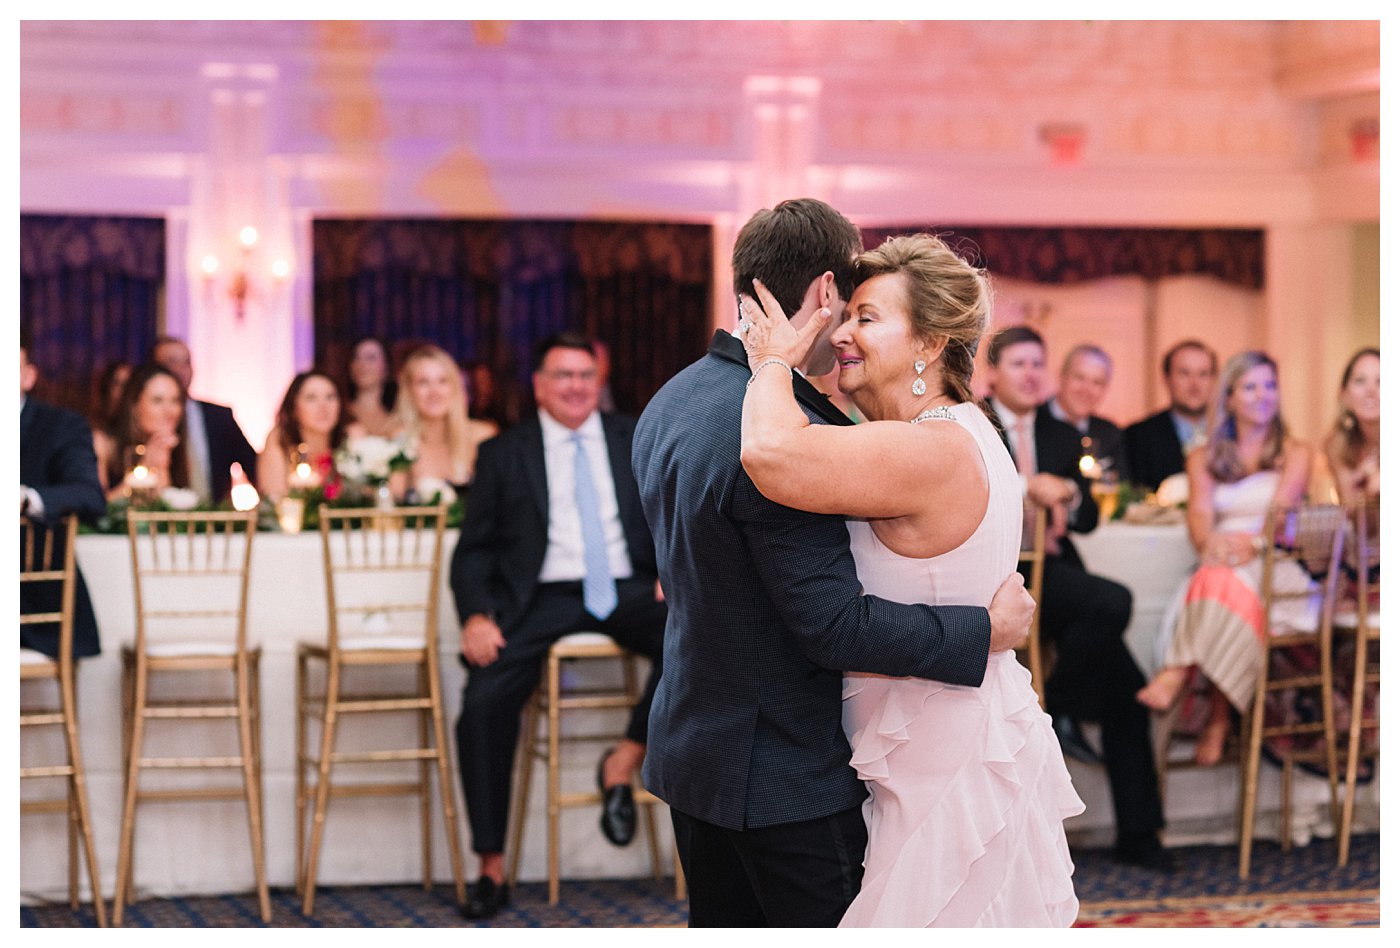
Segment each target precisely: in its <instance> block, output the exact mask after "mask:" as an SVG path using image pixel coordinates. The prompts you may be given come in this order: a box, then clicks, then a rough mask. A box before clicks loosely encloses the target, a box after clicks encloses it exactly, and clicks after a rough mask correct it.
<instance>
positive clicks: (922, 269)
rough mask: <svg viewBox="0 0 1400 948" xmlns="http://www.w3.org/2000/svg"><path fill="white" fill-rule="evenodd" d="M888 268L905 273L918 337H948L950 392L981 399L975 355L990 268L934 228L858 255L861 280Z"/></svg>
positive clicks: (945, 361)
mask: <svg viewBox="0 0 1400 948" xmlns="http://www.w3.org/2000/svg"><path fill="white" fill-rule="evenodd" d="M886 273H899V274H903V276H904V286H905V292H906V303H907V305H908V307H909V317H910V321H911V322H912V323H913V331H914V337H915V338H916V339H920V340H924V341H927V342H931V343H936V342H937V341H938V340H940V339H943V340H947V344H946V345H945V346H944V347H943V355H942V375H943V391H944V393H945V394H946V395H947V396H948V397H949V398H951V399H953V400H954V401H957V402H975V401H977V398H976V396H974V395H973V394H972V360H973V357H974V356H976V355H977V343H978V341H979V340H981V338H982V334H983V333H985V332H986V331H987V324H988V322H989V320H990V318H991V311H992V285H991V282H990V281H989V280H988V278H987V273H986V271H985V270H981V269H979V268H977V267H974V266H973V265H972V264H970V263H968V262H967V261H966V260H964V259H963V258H962V257H960V256H958V255H957V254H956V253H954V252H953V250H952V248H950V247H949V246H948V245H947V244H946V243H944V242H943V241H942V240H941V239H939V238H938V237H935V236H933V235H932V234H911V235H909V236H904V237H891V238H889V239H888V240H886V241H885V242H884V243H883V244H881V245H880V246H878V247H876V248H875V249H874V250H867V251H866V252H865V253H863V254H861V255H860V256H859V257H857V258H856V285H857V286H859V285H860V284H861V283H864V282H865V281H866V280H869V279H870V278H871V277H877V276H883V275H884V274H886ZM910 372H911V374H912V372H913V367H912V366H910Z"/></svg>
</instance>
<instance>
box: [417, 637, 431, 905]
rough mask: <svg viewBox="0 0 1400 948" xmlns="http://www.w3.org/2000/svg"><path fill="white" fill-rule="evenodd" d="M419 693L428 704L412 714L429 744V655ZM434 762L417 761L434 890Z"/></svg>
mask: <svg viewBox="0 0 1400 948" xmlns="http://www.w3.org/2000/svg"><path fill="white" fill-rule="evenodd" d="M416 671H417V678H418V694H419V695H420V696H422V697H424V698H428V699H429V706H428V707H427V708H424V709H422V710H420V711H419V712H418V713H417V714H415V715H414V716H413V717H414V718H415V720H416V721H417V724H418V746H419V747H420V748H425V749H426V748H427V747H428V746H429V744H428V728H429V718H430V716H431V715H432V710H433V709H432V698H431V694H430V692H429V689H428V682H427V677H428V668H427V659H426V657H425V658H424V662H423V664H421V665H419V666H418V668H417V670H416ZM432 776H433V762H432V761H431V760H429V759H428V758H426V757H424V758H420V759H419V761H418V828H419V830H420V833H419V835H420V836H421V837H422V839H423V845H422V847H421V849H420V852H421V853H422V858H423V891H424V892H431V891H432V888H433V783H432Z"/></svg>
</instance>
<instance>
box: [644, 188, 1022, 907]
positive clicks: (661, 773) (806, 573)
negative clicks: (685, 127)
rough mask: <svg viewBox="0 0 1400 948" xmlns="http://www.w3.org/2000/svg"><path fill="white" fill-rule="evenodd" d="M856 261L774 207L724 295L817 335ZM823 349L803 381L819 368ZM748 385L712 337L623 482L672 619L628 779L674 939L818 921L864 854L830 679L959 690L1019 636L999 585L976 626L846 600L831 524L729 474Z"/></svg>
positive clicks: (803, 216) (854, 876)
mask: <svg viewBox="0 0 1400 948" xmlns="http://www.w3.org/2000/svg"><path fill="white" fill-rule="evenodd" d="M859 248H860V236H859V233H858V232H857V231H856V230H855V228H854V227H853V226H852V225H851V223H850V222H849V221H847V220H846V219H845V218H844V217H842V216H841V215H840V214H838V213H837V212H836V211H835V210H833V209H832V208H830V207H829V206H827V205H826V204H823V203H822V202H820V201H815V200H810V199H802V200H797V201H785V202H783V203H781V204H779V205H778V206H777V207H775V208H773V209H772V210H764V211H760V212H758V214H756V215H755V216H754V217H753V218H752V219H751V220H750V221H749V222H748V223H747V224H746V225H745V226H744V228H743V229H742V230H741V231H740V233H739V237H738V240H737V241H736V243H735V246H734V261H733V263H734V265H733V270H734V276H735V288H736V290H737V291H740V292H745V293H752V292H753V290H752V280H753V278H754V277H756V276H757V277H761V278H762V280H763V281H764V283H765V284H766V285H767V286H768V288H769V289H770V290H772V291H773V293H774V295H775V296H776V297H777V299H778V301H779V302H780V303H781V304H782V306H783V308H784V310H785V311H786V312H788V313H791V314H793V315H792V317H791V318H792V321H793V323H794V324H795V325H797V326H799V327H800V326H801V325H804V324H805V323H806V321H807V320H808V319H810V318H811V317H812V314H813V313H814V312H816V310H817V309H818V308H820V307H827V308H829V309H831V311H832V313H833V318H832V320H831V325H832V326H833V327H834V326H835V325H836V324H837V323H839V322H840V314H841V311H842V309H843V308H844V306H845V300H846V299H847V298H848V297H849V296H850V294H851V292H852V289H853V277H852V272H851V261H852V258H853V257H854V255H855V253H856V252H857V251H858V250H859ZM829 335H830V331H829V330H828V332H827V337H828V338H826V339H823V340H822V341H821V342H819V343H818V345H817V346H816V347H815V348H814V350H813V353H812V354H811V356H810V357H809V359H808V361H807V363H806V365H805V366H804V367H803V368H805V369H806V371H807V372H808V373H809V374H812V373H815V374H822V373H825V372H827V371H830V369H831V366H832V362H833V360H834V352H833V350H832V349H831V346H830V342H829ZM770 371H772V370H770ZM750 377H751V376H750V373H749V368H748V360H747V358H746V357H745V355H744V348H743V346H742V345H741V344H740V342H739V340H738V339H736V338H734V337H733V336H731V335H730V334H729V333H727V332H724V331H723V330H721V331H719V332H717V333H716V334H715V337H714V340H713V341H712V343H711V345H710V351H709V353H708V354H707V355H706V356H705V357H703V358H702V359H700V360H699V361H698V362H695V363H694V364H692V365H690V366H689V367H688V368H686V369H684V370H682V371H681V372H680V373H679V374H677V375H676V376H675V377H674V378H672V379H671V380H670V381H669V382H667V383H666V384H665V385H664V386H663V387H662V388H661V390H660V391H659V392H658V393H657V394H656V395H655V396H654V397H653V398H652V400H651V402H650V404H649V405H648V406H647V408H646V411H644V412H643V413H642V418H641V420H640V421H639V422H638V425H637V433H636V439H635V445H634V447H633V454H632V460H633V467H634V470H635V471H636V474H637V482H638V486H639V487H640V489H641V495H642V503H643V505H644V506H645V508H646V516H647V521H648V523H650V524H651V529H652V533H653V535H654V536H655V537H656V549H657V562H658V564H659V566H660V568H661V578H662V585H663V586H664V587H665V589H666V595H667V602H668V605H669V607H670V610H671V612H670V619H669V621H668V624H667V629H666V661H665V666H664V671H663V675H662V680H661V685H660V686H659V687H658V689H657V693H656V700H655V703H654V705H653V707H652V719H651V742H650V744H649V745H648V748H647V757H646V762H645V764H644V765H643V769H642V773H643V778H644V780H645V782H646V786H647V788H648V789H649V790H651V791H652V792H653V793H655V794H656V795H658V796H659V797H661V798H662V799H663V800H665V801H666V802H667V803H668V804H669V805H670V806H671V817H672V820H673V822H674V824H675V828H676V840H677V844H678V846H679V850H680V857H681V863H682V865H683V867H684V869H685V875H686V882H687V885H688V888H689V895H690V924H691V926H692V927H700V926H714V925H725V926H732V925H737V926H765V925H771V926H811V925H835V924H836V923H837V922H838V921H839V920H840V918H841V916H842V914H844V912H845V910H846V908H847V906H848V905H849V904H850V901H851V899H852V898H854V896H855V894H856V892H857V890H858V889H859V887H860V881H861V874H862V865H861V863H862V854H863V853H864V851H865V843H866V828H865V823H864V821H863V819H862V817H861V804H862V802H863V801H864V800H865V798H866V790H865V787H864V785H863V784H862V783H861V781H860V780H859V778H858V777H857V776H856V773H855V771H854V770H852V769H851V766H850V754H851V751H850V746H849V745H848V743H847V741H846V737H845V733H844V732H843V731H842V728H841V675H842V671H843V670H853V671H868V672H878V673H883V674H890V675H916V676H919V677H924V678H932V679H938V680H941V681H946V682H950V683H954V684H962V685H977V684H979V683H980V682H981V680H982V676H983V674H984V673H985V671H986V665H987V655H988V650H989V648H992V649H1003V648H1008V647H1012V646H1014V645H1015V644H1016V643H1017V642H1019V641H1020V640H1021V639H1023V638H1024V637H1025V630H1026V626H1027V624H1028V622H1029V619H1030V613H1031V609H1030V603H1029V597H1027V596H1026V595H1025V592H1024V590H1023V589H1022V588H1021V584H1020V582H1019V580H1014V579H1013V580H1012V581H1011V582H1010V584H1009V585H1008V586H1006V587H1003V590H1002V591H1000V592H999V593H998V596H997V599H996V600H994V601H993V604H992V610H991V612H992V615H991V616H990V617H989V614H988V610H985V609H981V608H974V607H968V606H946V607H938V608H934V607H929V606H904V605H896V604H894V603H890V602H887V601H884V600H881V599H876V598H874V597H867V596H862V595H861V588H860V582H859V580H858V579H857V577H856V570H855V563H854V560H853V559H852V557H851V553H850V547H849V539H848V535H847V532H846V526H845V522H844V520H843V519H842V518H841V517H835V516H822V515H818V514H811V513H805V512H802V511H797V510H792V509H790V508H787V507H783V506H780V505H778V504H775V503H773V502H772V501H769V500H767V499H766V498H764V497H763V496H762V495H761V494H760V493H759V492H758V491H757V489H756V488H755V487H754V485H753V482H752V481H751V480H750V479H749V477H748V475H747V474H745V473H744V470H743V467H742V466H741V464H740V460H739V443H740V437H739V433H740V416H741V412H742V405H743V397H744V386H745V384H746V383H747V381H748V379H749V378H750ZM794 385H795V391H796V393H797V398H798V400H799V401H800V402H801V403H802V405H803V406H804V408H805V410H806V411H807V413H808V416H809V417H810V418H811V419H812V420H813V421H814V422H822V423H827V424H848V423H849V421H848V419H846V418H845V416H844V415H842V414H841V413H840V412H839V411H837V410H835V409H834V408H833V407H832V406H831V405H830V403H829V402H827V401H826V399H825V398H823V397H822V396H820V395H818V394H817V392H816V390H815V389H813V388H812V386H811V385H810V384H808V383H807V382H806V380H805V379H803V378H800V377H799V378H796V379H794Z"/></svg>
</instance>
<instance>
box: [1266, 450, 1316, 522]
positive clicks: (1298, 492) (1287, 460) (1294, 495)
mask: <svg viewBox="0 0 1400 948" xmlns="http://www.w3.org/2000/svg"><path fill="white" fill-rule="evenodd" d="M1312 459H1313V453H1312V447H1311V446H1310V445H1308V444H1305V443H1304V442H1302V441H1289V442H1288V444H1286V445H1285V446H1284V449H1283V474H1282V476H1281V477H1280V478H1279V482H1278V489H1277V490H1275V491H1274V501H1273V502H1274V505H1275V506H1280V507H1283V506H1292V505H1293V504H1300V503H1302V502H1303V498H1304V497H1306V496H1307V493H1308V478H1309V476H1310V475H1311V473H1312Z"/></svg>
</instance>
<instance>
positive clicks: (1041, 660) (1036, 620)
mask: <svg viewBox="0 0 1400 948" xmlns="http://www.w3.org/2000/svg"><path fill="white" fill-rule="evenodd" d="M1045 524H1046V515H1045V508H1044V507H1039V506H1037V507H1036V508H1035V510H1034V513H1033V514H1030V515H1029V516H1027V518H1026V526H1027V530H1026V532H1027V533H1029V536H1025V537H1022V542H1021V546H1022V549H1021V555H1020V558H1019V562H1020V563H1023V564H1028V569H1027V572H1028V573H1029V575H1028V576H1027V577H1026V591H1027V592H1029V593H1030V594H1031V598H1032V599H1034V600H1035V612H1034V613H1032V614H1031V631H1030V634H1029V635H1028V636H1026V642H1025V644H1024V645H1022V646H1021V647H1020V648H1018V649H1017V650H1016V654H1017V657H1018V658H1020V659H1021V662H1022V663H1023V664H1024V665H1025V666H1026V667H1027V668H1029V669H1030V672H1031V687H1032V688H1034V689H1035V694H1036V697H1037V698H1039V699H1040V707H1041V708H1042V709H1043V708H1044V707H1045V676H1046V674H1047V669H1046V666H1047V665H1048V664H1050V663H1051V662H1052V661H1053V659H1054V655H1053V652H1051V653H1050V654H1047V652H1049V649H1047V647H1046V645H1045V643H1044V642H1041V640H1040V599H1041V593H1043V592H1044V590H1045Z"/></svg>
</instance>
